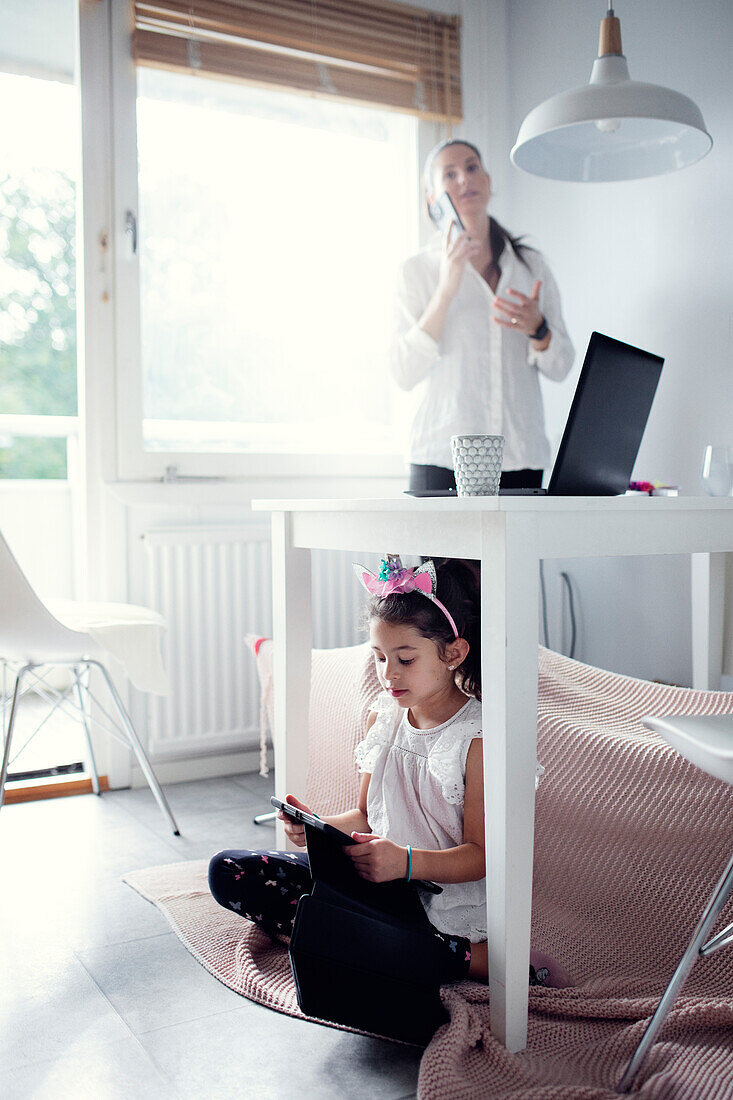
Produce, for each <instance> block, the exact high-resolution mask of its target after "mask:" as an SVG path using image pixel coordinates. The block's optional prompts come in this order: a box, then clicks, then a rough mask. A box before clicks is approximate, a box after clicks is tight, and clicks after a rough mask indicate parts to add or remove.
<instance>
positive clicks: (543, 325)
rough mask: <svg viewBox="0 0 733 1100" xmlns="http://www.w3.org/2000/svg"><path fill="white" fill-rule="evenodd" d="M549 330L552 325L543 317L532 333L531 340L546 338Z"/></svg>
mask: <svg viewBox="0 0 733 1100" xmlns="http://www.w3.org/2000/svg"><path fill="white" fill-rule="evenodd" d="M549 331H550V326H549V325H548V323H547V321H546V320H545V318H544V317H543V318H542V320H541V321H540V323H539V325H538V327H537V328H536V329H535V331H534V332H531V333H530V335H529V338H530V340H544V338H545V337H546V336H547V333H548V332H549Z"/></svg>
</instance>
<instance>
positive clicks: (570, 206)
mask: <svg viewBox="0 0 733 1100" xmlns="http://www.w3.org/2000/svg"><path fill="white" fill-rule="evenodd" d="M602 7H603V6H602V5H601V4H596V3H589V2H588V0H507V2H506V4H505V20H506V26H505V29H506V74H507V81H508V108H507V109H508V118H509V126H508V134H507V137H506V145H505V146H504V148H503V149H501V150H497V149H495V150H494V153H495V155H496V156H497V157H498V158H499V160H501V161H502V163H503V165H505V166H506V164H507V162H508V154H509V150H510V147H511V143H512V142H513V140H514V137H515V135H516V132H517V130H518V128H519V125H520V123H521V121H522V119H523V117H524V115H525V114H526V113H527V111H529V110H530V109H531V108H532V107H533V106H535V105H536V104H537V103H539V102H540V101H542V100H543V99H546V98H548V97H549V96H551V95H554V94H555V93H556V92H559V91H563V90H565V89H568V88H571V87H574V86H576V85H579V84H585V83H586V82H587V80H588V76H589V74H590V69H591V65H592V62H593V59H594V57H595V55H596V52H597V43H598V28H599V23H600V19H601V18H602V16H603V15H604V14H605V12H604V10H602ZM615 14H616V15H617V16H618V17H619V18H620V20H621V33H622V41H623V47H624V52H625V54H626V57H627V59H628V63H629V69H630V73H631V76H632V79H635V80H642V81H649V82H651V83H656V84H662V85H666V86H668V87H672V88H674V89H676V90H677V91H680V92H682V93H684V94H686V95H689V96H690V97H691V98H692V99H694V100H695V102H696V103H697V104H698V106H699V107H700V109H701V111H702V113H703V117H704V119H705V122H706V125H707V128H708V130H709V132H710V133H711V135H712V137H713V141H714V146H713V150H712V152H711V153H710V154H709V155H708V156H707V157H706V158H704V159H703V160H702V161H700V162H699V163H698V164H697V165H694V166H692V167H691V168H687V169H684V170H683V171H680V172H676V173H674V174H672V175H670V176H663V177H658V178H656V179H650V180H640V181H635V182H625V183H615V184H569V183H558V182H555V181H550V180H543V179H539V178H537V177H534V176H529V175H527V174H526V173H523V172H520V171H519V170H518V169H516V168H514V167H513V166H511V165H510V166H509V168H508V171H507V177H506V179H507V185H506V189H504V188H501V189H500V190H499V194H498V195H497V198H496V205H495V212H496V216H497V217H498V218H499V219H500V220H501V219H502V218H504V219H506V221H507V223H508V224H509V226H510V227H511V228H512V230H513V231H514V232H521V233H528V234H529V235H530V240H531V243H534V244H536V245H537V246H538V247H540V248H541V249H542V250H543V252H545V254H546V255H547V257H548V259H549V261H550V263H551V265H552V267H553V269H554V271H555V274H556V276H557V278H558V281H559V284H560V287H561V290H562V294H563V301H564V307H565V317H566V321H567V323H568V326H569V329H570V332H571V335H572V337H573V340H574V342H575V345H576V349H577V352H578V359H577V362H576V368H575V370H574V371H573V373H572V375H571V377H570V378H569V379H568V380H567V381H566V382H565V383H564V384H562V385H559V386H558V385H554V384H548V385H547V386H545V394H546V411H547V419H548V428H549V433H550V436H551V439H552V440H553V442H555V443H557V442H558V441H559V435H560V434H561V432H562V428H563V426H564V422H565V417H566V414H567V410H568V408H569V405H570V401H571V399H572V394H573V391H574V387H575V383H576V381H577V374H578V370H579V368H580V364H581V362H582V355H583V352H584V350H585V347H586V345H587V342H588V337H589V335H590V333H591V331H592V330H593V329H598V330H599V331H601V332H605V333H608V334H609V335H612V336H615V337H617V338H619V339H621V340H625V341H628V342H629V343H632V344H636V345H638V346H640V347H643V348H646V349H648V350H650V351H653V352H655V353H657V354H660V355H663V356H664V357H665V366H664V370H663V373H662V379H661V382H660V386H659V390H658V393H657V397H656V399H655V403H654V407H653V409H652V413H651V417H650V420H649V424H648V427H647V431H646V434H645V437H644V440H643V442H642V446H641V450H640V452H639V458H638V461H637V465H636V469H635V476H636V477H637V478H644V479H648V480H651V481H656V480H660V481H665V482H669V483H673V484H679V485H681V487H682V491H683V492H685V493H687V494H693V495H698V494H699V493H700V492H701V491H702V490H701V488H700V484H699V472H700V465H701V460H702V452H703V448H704V446H705V444H706V443H708V442H728V443H733V382H732V372H731V365H732V363H731V358H732V354H733V352H732V348H733V344H732V338H733V306H732V304H731V291H732V290H733V286H732V283H733V280H732V278H731V275H732V274H733V261H732V260H731V255H732V253H733V219H731V216H730V197H729V196H730V186H731V185H730V181H731V178H732V175H733V155H732V149H733V117H732V116H733V112H732V110H731V101H732V98H733V97H732V93H733V82H732V81H731V77H730V58H731V55H732V47H733V5H731V4H730V3H729V0H700V2H698V3H696V4H690V3H689V2H685V0H636V2H635V3H633V4H622V5H619V6H617V7H616V9H615ZM494 175H495V176H496V172H495V171H494ZM560 568H566V569H567V570H568V572H569V573H570V575H571V576H572V577H573V579H574V580H575V583H576V586H577V590H578V595H579V602H580V605H581V608H582V626H581V637H580V649H579V650H578V651H576V656H579V657H580V658H581V659H583V660H587V661H588V662H590V663H592V664H598V665H601V666H603V667H606V668H611V669H614V670H616V671H620V672H626V673H630V674H632V675H641V676H644V677H649V678H657V677H658V678H661V679H665V680H672V681H675V682H680V683H688V682H689V677H690V650H689V641H688V623H689V612H688V607H687V604H688V592H689V582H688V574H687V563H686V562H685V561H683V560H678V559H655V560H652V561H647V562H644V561H643V560H642V559H638V558H636V559H630V560H626V561H618V562H613V563H612V562H610V561H606V562H579V561H577V562H566V563H558V565H557V568H556V567H555V565H550V563H548V571H547V573H548V588H549V593H550V603H551V605H552V606H551V611H552V613H553V615H554V621H553V623H552V625H551V634H552V635H553V637H552V638H551V641H552V642H553V645H555V646H557V645H558V644H559V641H560V638H561V631H560V623H559V621H558V618H557V613H558V608H557V605H558V604H559V599H560V590H559V584H558V583H557V581H556V579H555V578H554V574H555V573H556V572H557V570H559V569H560ZM657 601H662V604H663V605H664V606H665V607H666V613H665V614H664V615H662V616H660V617H656V616H655V615H654V614H653V612H654V608H655V605H656V603H657ZM655 624H656V625H655Z"/></svg>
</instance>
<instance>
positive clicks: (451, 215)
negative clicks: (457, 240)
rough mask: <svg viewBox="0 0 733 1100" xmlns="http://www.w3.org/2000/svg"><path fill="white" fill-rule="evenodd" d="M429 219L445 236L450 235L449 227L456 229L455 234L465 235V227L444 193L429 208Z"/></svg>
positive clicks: (446, 193) (445, 192)
mask: <svg viewBox="0 0 733 1100" xmlns="http://www.w3.org/2000/svg"><path fill="white" fill-rule="evenodd" d="M429 212H430V217H431V218H432V220H433V221H434V222H435V224H436V226H437V227H438V229H439V230H440V232H441V233H442V234H443V235H444V236H445V234H446V233H451V227H452V226H455V227H456V233H465V232H466V227H465V225H464V224H463V222H462V221H461V219H460V217H459V215H458V211H457V210H456V208H455V206H454V205H453V203H452V202H451V200H450V198H449V197H448V192H447V191H444V192H443V194H442V195H440V196H439V197H438V198H437V199H436V200H435V202H433V203H431V204H430V207H429Z"/></svg>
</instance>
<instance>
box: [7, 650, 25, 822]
mask: <svg viewBox="0 0 733 1100" xmlns="http://www.w3.org/2000/svg"><path fill="white" fill-rule="evenodd" d="M30 667H31V666H30V665H25V666H24V667H23V668H22V669H21V670H20V672H19V673H18V675H17V676H16V678H15V688H14V689H13V702H12V703H11V705H10V718H9V719H8V728H7V729H6V730H4V731H3V732H4V734H5V746H4V749H3V763H2V768H1V769H0V807H2V804H3V802H4V801H5V783H6V781H7V778H8V765H9V763H10V746H11V744H12V741H13V727H14V726H15V716H16V714H17V712H18V700H19V699H20V684H21V680H22V679H23V675H24V673H26V672H27V671H28V669H29V668H30Z"/></svg>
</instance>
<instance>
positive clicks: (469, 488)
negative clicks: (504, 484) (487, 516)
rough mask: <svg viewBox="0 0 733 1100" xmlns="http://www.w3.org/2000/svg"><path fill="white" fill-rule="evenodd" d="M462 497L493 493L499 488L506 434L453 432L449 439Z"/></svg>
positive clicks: (489, 495)
mask: <svg viewBox="0 0 733 1100" xmlns="http://www.w3.org/2000/svg"><path fill="white" fill-rule="evenodd" d="M450 445H451V451H452V453H453V469H454V471H455V475H456V487H457V489H458V496H459V497H492V496H496V495H497V493H498V492H499V482H500V480H501V462H502V458H503V457H504V436H503V435H454V436H452V437H451V441H450Z"/></svg>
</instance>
